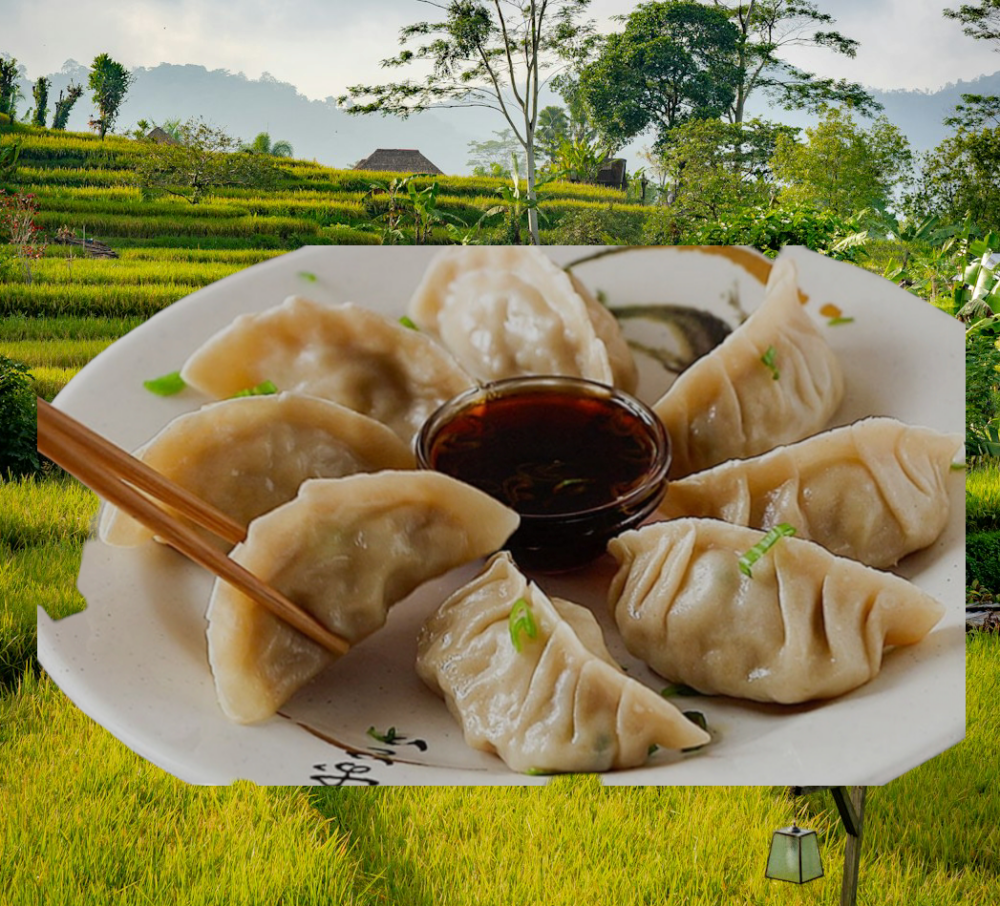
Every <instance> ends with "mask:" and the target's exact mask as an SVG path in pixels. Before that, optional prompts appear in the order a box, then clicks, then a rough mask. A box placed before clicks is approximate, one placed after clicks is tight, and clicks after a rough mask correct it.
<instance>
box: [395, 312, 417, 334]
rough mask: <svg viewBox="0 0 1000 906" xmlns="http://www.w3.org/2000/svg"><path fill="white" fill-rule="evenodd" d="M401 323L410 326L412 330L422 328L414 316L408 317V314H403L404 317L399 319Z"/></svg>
mask: <svg viewBox="0 0 1000 906" xmlns="http://www.w3.org/2000/svg"><path fill="white" fill-rule="evenodd" d="M399 323H400V324H402V325H403V327H409V328H410V330H420V328H419V327H417V325H416V322H415V321H414V320H413V319H412V318H408V317H407V316H406V315H403V317H401V318H400V319H399Z"/></svg>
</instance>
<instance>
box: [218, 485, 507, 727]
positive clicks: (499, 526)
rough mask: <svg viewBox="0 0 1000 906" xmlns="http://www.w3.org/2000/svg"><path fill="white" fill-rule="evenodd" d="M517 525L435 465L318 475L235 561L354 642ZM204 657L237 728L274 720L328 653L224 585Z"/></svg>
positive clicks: (258, 522) (256, 530)
mask: <svg viewBox="0 0 1000 906" xmlns="http://www.w3.org/2000/svg"><path fill="white" fill-rule="evenodd" d="M518 521H519V520H518V516H517V514H516V513H515V512H514V511H513V510H510V509H508V508H507V507H505V506H504V505H503V504H501V503H498V502H497V501H495V500H493V498H492V497H488V496H487V495H486V494H484V493H482V491H477V490H476V489H475V488H473V487H470V486H469V485H466V484H463V483H462V482H460V481H456V480H455V479H453V478H449V477H448V476H446V475H441V474H439V473H436V472H376V473H374V474H365V475H352V476H350V477H348V478H328V479H324V478H319V479H313V480H311V481H307V482H305V483H304V484H303V485H302V488H301V489H300V490H299V494H298V496H297V497H296V498H295V499H294V500H292V501H290V502H289V503H286V504H284V505H283V506H280V507H278V508H277V509H275V510H272V511H271V512H270V513H267V514H265V515H263V516H261V517H260V518H259V519H255V520H254V521H253V522H252V523H251V524H250V531H249V532H248V534H247V540H246V541H245V542H243V543H242V544H239V545H237V546H236V547H235V548H234V549H233V552H232V554H231V556H232V559H233V560H235V561H236V562H237V563H239V564H241V565H242V566H244V567H246V568H247V569H248V570H249V571H250V572H252V573H253V574H254V575H255V576H257V577H258V578H259V579H262V580H263V581H264V582H266V583H267V584H269V585H271V586H272V587H273V588H275V589H277V590H278V591H280V592H281V593H282V594H284V595H286V596H287V597H289V598H291V599H292V600H293V601H294V602H295V603H296V604H298V605H299V606H300V607H302V608H304V609H305V610H306V611H308V612H309V613H310V614H312V615H313V616H314V617H315V618H316V619H317V620H319V622H320V623H322V624H323V625H324V626H325V627H326V628H327V629H330V630H332V631H333V632H335V633H337V634H338V635H341V636H343V637H344V638H346V639H347V640H348V641H350V642H352V643H353V642H359V641H360V640H361V639H363V638H365V637H366V636H368V635H371V633H373V632H375V630H377V629H378V628H380V627H381V626H382V624H383V623H384V622H385V618H386V612H387V611H388V609H389V607H390V606H391V605H393V604H395V603H397V602H398V601H400V600H402V599H403V598H405V597H406V596H407V595H408V594H409V593H410V592H412V591H413V590H414V589H415V588H416V587H417V586H418V585H421V584H423V583H424V582H426V581H427V580H429V579H432V578H434V577H435V576H439V575H441V574H442V573H444V572H447V571H448V570H449V569H452V568H453V567H456V566H459V565H461V564H463V563H467V562H468V561H470V560H475V559H476V558H478V557H483V556H486V555H487V554H490V553H492V552H493V551H495V550H497V549H498V548H500V546H501V545H502V544H503V543H504V541H506V540H507V538H508V537H509V536H510V535H511V533H512V532H513V531H514V529H515V528H517V524H518ZM208 656H209V661H210V663H211V665H212V672H213V674H214V676H215V686H216V691H217V693H218V697H219V703H220V705H221V706H222V709H223V711H224V712H225V713H226V715H227V716H228V717H230V718H231V719H232V720H235V721H238V722H240V723H253V722H255V721H260V720H264V719H265V718H267V717H270V716H271V715H272V714H274V713H275V711H277V709H278V708H280V707H281V705H282V704H283V703H284V702H285V701H286V700H287V699H288V698H290V697H291V696H292V695H293V694H294V693H295V692H296V691H297V690H298V689H300V688H301V687H302V686H304V685H305V684H306V683H308V682H309V681H310V680H311V679H312V678H313V677H315V676H316V675H317V674H318V673H320V672H321V671H322V670H323V669H324V668H326V667H327V666H328V665H329V664H331V663H333V661H334V660H335V659H336V656H335V655H334V654H332V653H330V652H329V651H326V650H325V649H323V648H321V647H320V646H319V645H317V644H316V643H315V642H312V641H310V640H309V639H307V638H306V637H305V636H303V635H301V634H300V633H299V632H298V631H296V630H295V629H292V628H291V627H290V626H288V625H287V624H285V623H283V622H282V621H281V620H279V619H278V618H277V617H274V616H272V615H271V613H270V611H268V610H265V609H264V608H263V607H261V606H260V605H258V604H256V603H254V602H253V601H251V600H250V599H249V598H247V597H246V596H244V595H243V594H242V593H240V592H239V591H237V590H236V589H235V588H233V587H232V586H231V585H229V584H227V583H226V582H223V581H222V580H218V581H216V583H215V587H214V590H213V592H212V598H211V601H210V603H209V607H208Z"/></svg>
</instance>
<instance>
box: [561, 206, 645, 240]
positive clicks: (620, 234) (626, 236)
mask: <svg viewBox="0 0 1000 906" xmlns="http://www.w3.org/2000/svg"><path fill="white" fill-rule="evenodd" d="M644 219H645V218H644V217H642V218H639V219H637V218H636V217H635V216H634V214H633V212H631V211H630V212H621V211H618V210H616V209H615V207H614V206H613V205H608V206H607V207H606V208H590V209H584V210H582V211H573V212H571V213H568V214H565V215H563V217H562V218H561V219H560V221H559V224H558V226H556V227H555V229H553V230H552V231H551V234H550V235H551V240H550V241H551V242H553V243H555V244H556V245H639V244H640V243H641V242H642V238H643V227H642V221H643V220H644Z"/></svg>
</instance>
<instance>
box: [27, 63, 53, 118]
mask: <svg viewBox="0 0 1000 906" xmlns="http://www.w3.org/2000/svg"><path fill="white" fill-rule="evenodd" d="M51 86H52V82H51V80H49V79H47V78H45V76H39V78H38V80H37V81H36V82H35V88H34V91H33V95H34V98H35V113H34V116H33V117H32V120H31V122H32V123H33V124H34V125H35V126H38V127H39V128H42V129H44V128H45V118H46V117H47V116H48V115H49V88H50V87H51Z"/></svg>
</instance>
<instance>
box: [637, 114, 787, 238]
mask: <svg viewBox="0 0 1000 906" xmlns="http://www.w3.org/2000/svg"><path fill="white" fill-rule="evenodd" d="M797 131H798V130H797V129H793V128H791V127H789V126H782V125H779V124H777V123H768V122H764V121H761V120H751V121H749V122H746V123H726V122H723V121H722V120H693V121H691V122H689V123H685V124H683V125H682V126H678V127H677V128H676V129H674V130H673V132H671V133H670V135H669V136H668V139H667V142H666V144H665V145H664V147H663V149H662V154H661V155H660V159H659V162H658V163H659V166H658V167H657V170H658V171H659V172H660V173H661V174H662V175H661V178H662V179H663V181H664V188H665V189H666V190H667V195H668V203H669V204H670V205H671V207H673V208H674V212H675V215H676V216H677V217H678V218H680V219H684V218H691V219H695V220H704V219H717V218H719V217H721V216H723V215H724V214H726V213H727V212H730V211H735V210H737V209H741V208H747V207H752V206H754V205H766V204H767V203H768V202H769V201H770V200H771V197H772V195H773V194H774V193H775V191H776V186H775V183H774V174H773V173H772V171H771V167H770V162H771V158H772V157H773V155H774V151H775V147H776V145H777V142H778V136H785V137H787V138H789V139H794V136H795V133H796V132H797Z"/></svg>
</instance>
